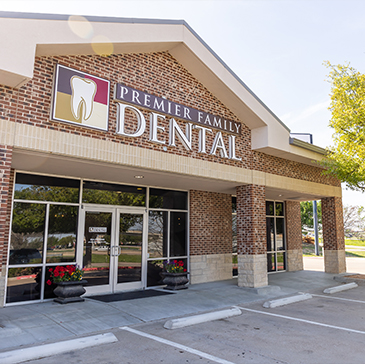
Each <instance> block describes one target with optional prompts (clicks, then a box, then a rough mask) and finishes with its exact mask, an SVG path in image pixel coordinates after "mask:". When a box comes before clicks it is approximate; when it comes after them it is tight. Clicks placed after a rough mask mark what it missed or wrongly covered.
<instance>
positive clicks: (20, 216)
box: [9, 202, 46, 265]
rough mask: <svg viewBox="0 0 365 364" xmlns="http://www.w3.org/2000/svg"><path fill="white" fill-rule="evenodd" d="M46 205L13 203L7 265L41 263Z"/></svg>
mask: <svg viewBox="0 0 365 364" xmlns="http://www.w3.org/2000/svg"><path fill="white" fill-rule="evenodd" d="M45 216H46V205H44V204H36V203H23V202H14V208H13V222H12V231H11V241H10V256H9V264H10V265H14V264H37V263H42V256H43V242H44V222H45Z"/></svg>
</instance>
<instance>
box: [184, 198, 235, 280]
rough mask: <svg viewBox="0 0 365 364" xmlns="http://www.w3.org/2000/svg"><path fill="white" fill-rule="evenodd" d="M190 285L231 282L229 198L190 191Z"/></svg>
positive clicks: (230, 199) (230, 204) (230, 217)
mask: <svg viewBox="0 0 365 364" xmlns="http://www.w3.org/2000/svg"><path fill="white" fill-rule="evenodd" d="M189 271H190V282H191V283H192V284H194V283H203V282H211V281H219V280H225V279H230V278H232V196H231V195H228V194H224V193H215V192H207V191H190V268H189Z"/></svg>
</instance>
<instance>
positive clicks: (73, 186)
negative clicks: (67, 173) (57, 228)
mask: <svg viewBox="0 0 365 364" xmlns="http://www.w3.org/2000/svg"><path fill="white" fill-rule="evenodd" d="M79 190H80V181H78V180H73V179H68V178H56V177H48V176H37V175H32V174H25V173H17V174H16V179H15V191H14V198H15V199H19V200H37V201H54V202H72V203H78V202H79Z"/></svg>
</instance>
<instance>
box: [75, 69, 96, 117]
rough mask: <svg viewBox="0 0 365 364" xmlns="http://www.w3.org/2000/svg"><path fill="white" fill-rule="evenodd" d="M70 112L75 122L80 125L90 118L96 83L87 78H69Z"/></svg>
mask: <svg viewBox="0 0 365 364" xmlns="http://www.w3.org/2000/svg"><path fill="white" fill-rule="evenodd" d="M71 89H72V97H71V111H72V115H73V116H74V118H75V119H76V120H78V119H80V121H81V123H82V122H83V121H85V120H87V119H89V117H90V116H91V114H92V112H93V104H94V97H95V94H96V83H95V82H94V81H93V80H89V79H87V78H81V77H78V76H72V78H71Z"/></svg>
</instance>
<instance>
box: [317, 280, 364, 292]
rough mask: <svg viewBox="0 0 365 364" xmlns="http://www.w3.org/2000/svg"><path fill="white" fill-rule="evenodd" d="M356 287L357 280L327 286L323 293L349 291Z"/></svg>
mask: <svg viewBox="0 0 365 364" xmlns="http://www.w3.org/2000/svg"><path fill="white" fill-rule="evenodd" d="M356 287H358V284H357V283H355V282H352V283H347V284H342V285H341V286H336V287H331V288H326V289H325V290H324V291H323V293H327V294H333V293H337V292H341V291H347V290H348V289H352V288H356Z"/></svg>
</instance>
